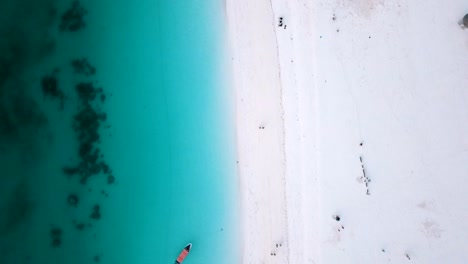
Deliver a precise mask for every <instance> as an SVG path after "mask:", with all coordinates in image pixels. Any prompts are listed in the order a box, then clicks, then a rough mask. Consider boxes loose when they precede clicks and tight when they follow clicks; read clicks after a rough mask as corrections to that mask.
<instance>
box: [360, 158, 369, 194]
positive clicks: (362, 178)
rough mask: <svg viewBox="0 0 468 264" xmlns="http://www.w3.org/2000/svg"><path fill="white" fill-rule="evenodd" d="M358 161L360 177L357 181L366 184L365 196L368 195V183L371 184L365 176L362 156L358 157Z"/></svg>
mask: <svg viewBox="0 0 468 264" xmlns="http://www.w3.org/2000/svg"><path fill="white" fill-rule="evenodd" d="M359 161H360V162H361V169H362V176H361V177H359V178H358V179H357V180H358V182H360V183H365V184H366V194H367V195H370V190H369V183H370V182H371V180H370V179H369V177H368V176H367V175H366V169H365V168H364V162H363V161H362V156H359Z"/></svg>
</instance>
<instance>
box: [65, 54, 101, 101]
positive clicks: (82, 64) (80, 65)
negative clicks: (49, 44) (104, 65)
mask: <svg viewBox="0 0 468 264" xmlns="http://www.w3.org/2000/svg"><path fill="white" fill-rule="evenodd" d="M71 65H72V67H73V70H74V71H75V73H76V74H82V75H84V76H91V75H94V74H96V68H94V66H93V65H91V64H90V63H89V62H88V60H87V59H86V58H82V59H76V60H72V61H71ZM101 96H105V95H101Z"/></svg>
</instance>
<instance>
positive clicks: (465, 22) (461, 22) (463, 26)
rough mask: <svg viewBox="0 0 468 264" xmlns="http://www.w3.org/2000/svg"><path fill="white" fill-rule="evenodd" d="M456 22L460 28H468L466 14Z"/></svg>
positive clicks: (467, 15)
mask: <svg viewBox="0 0 468 264" xmlns="http://www.w3.org/2000/svg"><path fill="white" fill-rule="evenodd" d="M458 24H459V25H460V27H461V28H462V29H465V28H468V14H466V15H465V16H464V17H463V18H462V19H461V20H460V21H459V22H458Z"/></svg>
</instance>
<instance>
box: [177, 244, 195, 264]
mask: <svg viewBox="0 0 468 264" xmlns="http://www.w3.org/2000/svg"><path fill="white" fill-rule="evenodd" d="M191 248H192V243H189V244H188V245H187V246H185V247H184V249H183V250H182V252H180V254H179V256H178V257H177V259H176V261H175V263H176V264H180V263H182V261H184V259H185V258H186V257H187V255H188V253H189V252H190V249H191Z"/></svg>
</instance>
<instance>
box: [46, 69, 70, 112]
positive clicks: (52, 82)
mask: <svg viewBox="0 0 468 264" xmlns="http://www.w3.org/2000/svg"><path fill="white" fill-rule="evenodd" d="M41 86H42V93H43V94H44V97H46V98H47V97H49V98H51V99H57V100H59V101H60V109H61V110H63V107H64V104H65V94H64V93H63V91H62V90H61V89H60V88H59V86H58V81H57V78H56V77H55V76H52V75H46V76H44V77H43V78H42V80H41Z"/></svg>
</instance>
